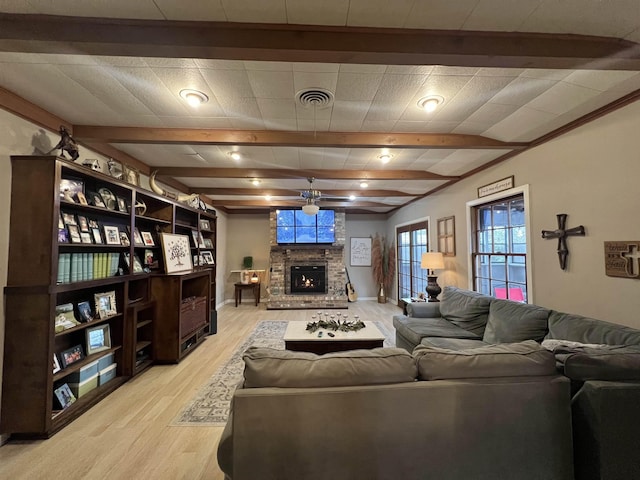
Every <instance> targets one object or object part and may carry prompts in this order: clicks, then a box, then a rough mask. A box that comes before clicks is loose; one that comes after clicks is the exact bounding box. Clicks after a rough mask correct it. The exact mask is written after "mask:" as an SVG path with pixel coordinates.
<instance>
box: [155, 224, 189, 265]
mask: <svg viewBox="0 0 640 480" xmlns="http://www.w3.org/2000/svg"><path fill="white" fill-rule="evenodd" d="M160 243H162V255H163V256H164V269H165V273H176V272H188V271H190V270H193V265H192V263H191V247H190V246H189V237H188V236H187V235H178V234H174V233H161V234H160Z"/></svg>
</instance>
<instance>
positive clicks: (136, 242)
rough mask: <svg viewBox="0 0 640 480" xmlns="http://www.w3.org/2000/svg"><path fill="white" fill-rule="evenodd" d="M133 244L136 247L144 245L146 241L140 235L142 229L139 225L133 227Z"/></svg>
mask: <svg viewBox="0 0 640 480" xmlns="http://www.w3.org/2000/svg"><path fill="white" fill-rule="evenodd" d="M133 244H134V245H135V246H136V247H144V241H143V240H142V235H140V230H138V227H135V228H134V229H133Z"/></svg>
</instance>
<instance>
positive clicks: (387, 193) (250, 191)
mask: <svg viewBox="0 0 640 480" xmlns="http://www.w3.org/2000/svg"><path fill="white" fill-rule="evenodd" d="M305 190H307V189H306V188H301V189H293V188H292V189H286V188H263V187H260V186H258V187H255V188H210V187H202V188H198V187H191V188H190V189H189V193H199V194H201V195H259V196H264V195H271V196H272V197H290V196H292V195H300V192H302V191H305ZM349 195H356V196H358V197H415V196H418V195H421V194H417V193H407V192H401V191H400V190H372V189H368V188H367V189H366V190H357V189H354V190H325V189H322V196H323V197H331V196H337V197H348V196H349Z"/></svg>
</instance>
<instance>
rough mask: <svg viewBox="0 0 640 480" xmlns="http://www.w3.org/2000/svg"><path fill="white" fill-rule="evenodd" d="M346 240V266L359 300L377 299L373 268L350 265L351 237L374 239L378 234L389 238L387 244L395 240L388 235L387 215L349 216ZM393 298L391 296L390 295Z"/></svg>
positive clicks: (392, 236)
mask: <svg viewBox="0 0 640 480" xmlns="http://www.w3.org/2000/svg"><path fill="white" fill-rule="evenodd" d="M345 228H346V240H345V242H346V243H345V247H344V257H345V258H344V264H345V266H346V267H347V270H349V277H350V278H351V284H352V285H353V288H354V289H355V292H356V294H357V295H358V298H359V299H365V298H370V299H372V298H377V297H378V287H377V285H376V283H375V282H374V281H373V274H372V273H371V267H352V266H351V265H350V264H349V254H350V246H351V237H373V236H375V234H376V233H379V234H380V235H386V236H387V242H390V241H393V240H394V238H395V237H394V235H391V236H389V235H387V233H386V232H387V220H386V217H385V215H350V214H347V216H346V222H345ZM389 296H390V297H392V295H391V294H389Z"/></svg>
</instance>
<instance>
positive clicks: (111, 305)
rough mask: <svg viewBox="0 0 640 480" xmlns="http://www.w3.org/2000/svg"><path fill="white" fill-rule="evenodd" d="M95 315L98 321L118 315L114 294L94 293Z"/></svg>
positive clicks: (113, 292)
mask: <svg viewBox="0 0 640 480" xmlns="http://www.w3.org/2000/svg"><path fill="white" fill-rule="evenodd" d="M93 298H94V304H95V308H96V313H97V314H98V316H99V317H100V319H103V318H108V317H111V316H113V315H117V314H118V309H117V308H116V292H115V291H112V292H104V293H96V294H95V295H94V296H93Z"/></svg>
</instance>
